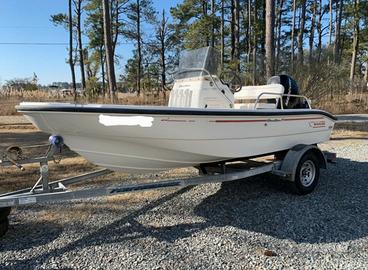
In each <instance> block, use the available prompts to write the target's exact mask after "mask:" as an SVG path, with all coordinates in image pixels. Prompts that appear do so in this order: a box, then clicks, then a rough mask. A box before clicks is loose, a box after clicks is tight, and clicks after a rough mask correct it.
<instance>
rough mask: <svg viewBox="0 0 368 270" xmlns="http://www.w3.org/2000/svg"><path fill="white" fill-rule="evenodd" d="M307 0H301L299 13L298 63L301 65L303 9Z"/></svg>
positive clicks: (302, 56)
mask: <svg viewBox="0 0 368 270" xmlns="http://www.w3.org/2000/svg"><path fill="white" fill-rule="evenodd" d="M306 5H307V1H306V0H301V9H302V10H301V14H300V28H299V32H298V64H299V67H301V66H302V65H303V63H304V54H303V37H304V27H305V10H306Z"/></svg>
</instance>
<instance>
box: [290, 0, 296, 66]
mask: <svg viewBox="0 0 368 270" xmlns="http://www.w3.org/2000/svg"><path fill="white" fill-rule="evenodd" d="M295 17H296V0H293V18H292V23H291V59H290V62H291V71H292V72H294V44H295Z"/></svg>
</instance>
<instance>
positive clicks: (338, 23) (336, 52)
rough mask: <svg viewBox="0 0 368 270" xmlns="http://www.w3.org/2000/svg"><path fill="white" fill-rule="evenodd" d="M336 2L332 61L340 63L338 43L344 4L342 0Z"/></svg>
mask: <svg viewBox="0 0 368 270" xmlns="http://www.w3.org/2000/svg"><path fill="white" fill-rule="evenodd" d="M336 4H337V5H338V7H339V9H338V10H337V7H336V33H335V43H334V61H335V63H340V57H339V56H340V47H341V45H340V43H341V37H340V35H341V34H340V32H341V22H342V9H343V5H344V1H343V0H337V2H336Z"/></svg>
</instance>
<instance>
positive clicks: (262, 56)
mask: <svg viewBox="0 0 368 270" xmlns="http://www.w3.org/2000/svg"><path fill="white" fill-rule="evenodd" d="M262 22H263V25H264V26H265V22H266V1H263V2H262ZM261 29H262V30H261V31H260V33H261V37H260V39H259V42H260V51H261V53H260V54H259V56H258V57H259V58H260V61H259V62H260V67H259V71H260V72H259V73H260V74H261V77H264V76H265V72H266V65H265V64H266V63H265V55H266V42H265V41H266V28H265V27H262V28H261Z"/></svg>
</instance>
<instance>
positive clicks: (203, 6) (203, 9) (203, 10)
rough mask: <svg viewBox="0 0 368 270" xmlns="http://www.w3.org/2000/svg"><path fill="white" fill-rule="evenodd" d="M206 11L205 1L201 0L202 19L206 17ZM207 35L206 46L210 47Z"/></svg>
mask: <svg viewBox="0 0 368 270" xmlns="http://www.w3.org/2000/svg"><path fill="white" fill-rule="evenodd" d="M207 9H208V6H207V0H202V13H203V17H204V18H206V17H207V16H208V13H207ZM207 33H208V32H207ZM207 33H206V46H210V40H209V38H208V34H207Z"/></svg>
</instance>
